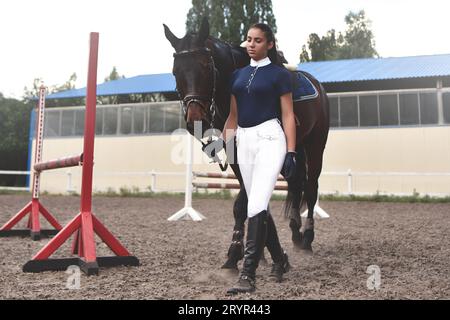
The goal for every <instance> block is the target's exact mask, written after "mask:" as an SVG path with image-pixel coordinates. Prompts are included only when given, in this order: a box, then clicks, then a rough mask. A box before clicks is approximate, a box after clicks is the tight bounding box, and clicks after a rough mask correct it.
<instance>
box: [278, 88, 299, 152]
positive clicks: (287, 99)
mask: <svg viewBox="0 0 450 320" xmlns="http://www.w3.org/2000/svg"><path fill="white" fill-rule="evenodd" d="M280 100H281V120H282V121H283V128H284V134H285V135H286V143H287V151H288V152H295V144H296V141H295V140H296V128H295V115H294V103H293V102H292V93H286V94H284V95H282V96H281V97H280Z"/></svg>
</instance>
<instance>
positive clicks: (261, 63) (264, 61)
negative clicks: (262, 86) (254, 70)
mask: <svg viewBox="0 0 450 320" xmlns="http://www.w3.org/2000/svg"><path fill="white" fill-rule="evenodd" d="M271 63H272V62H271V61H270V59H269V57H265V58H264V59H261V60H259V61H256V60H253V59H251V60H250V66H252V67H265V66H267V65H269V64H271Z"/></svg>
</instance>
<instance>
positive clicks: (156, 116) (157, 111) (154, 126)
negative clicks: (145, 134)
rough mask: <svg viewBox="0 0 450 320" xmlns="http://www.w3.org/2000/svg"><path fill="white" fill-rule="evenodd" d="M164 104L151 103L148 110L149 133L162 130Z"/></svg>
mask: <svg viewBox="0 0 450 320" xmlns="http://www.w3.org/2000/svg"><path fill="white" fill-rule="evenodd" d="M164 107H165V106H164V105H160V104H159V105H158V104H156V105H151V106H150V107H149V108H148V111H149V114H148V116H149V118H148V121H149V133H162V132H164Z"/></svg>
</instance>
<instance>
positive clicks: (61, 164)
mask: <svg viewBox="0 0 450 320" xmlns="http://www.w3.org/2000/svg"><path fill="white" fill-rule="evenodd" d="M82 162H83V155H82V154H81V155H79V156H74V157H67V158H60V159H56V160H50V161H47V162H41V163H36V164H35V165H34V170H35V171H37V172H41V171H46V170H53V169H60V168H69V167H76V166H79V165H81V164H82Z"/></svg>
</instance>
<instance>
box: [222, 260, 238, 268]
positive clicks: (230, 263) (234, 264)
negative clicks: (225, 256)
mask: <svg viewBox="0 0 450 320" xmlns="http://www.w3.org/2000/svg"><path fill="white" fill-rule="evenodd" d="M221 269H228V270H236V271H239V268H238V266H237V261H231V260H227V261H226V262H225V263H224V264H223V266H222V267H221Z"/></svg>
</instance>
